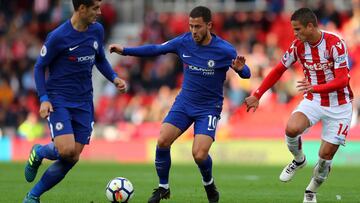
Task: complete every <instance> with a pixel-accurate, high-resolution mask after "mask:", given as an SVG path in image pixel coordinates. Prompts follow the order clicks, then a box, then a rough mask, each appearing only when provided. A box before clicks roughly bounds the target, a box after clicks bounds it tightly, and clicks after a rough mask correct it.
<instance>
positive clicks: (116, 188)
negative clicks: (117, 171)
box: [105, 177, 134, 203]
mask: <svg viewBox="0 0 360 203" xmlns="http://www.w3.org/2000/svg"><path fill="white" fill-rule="evenodd" d="M105 194H106V197H107V199H108V200H109V201H110V202H112V203H119V202H129V200H130V199H131V198H132V197H133V196H134V187H133V186H132V184H131V182H130V181H129V180H128V179H126V178H123V177H116V178H114V179H112V180H110V181H109V183H108V184H107V186H106V190H105Z"/></svg>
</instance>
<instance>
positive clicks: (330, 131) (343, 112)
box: [321, 103, 352, 145]
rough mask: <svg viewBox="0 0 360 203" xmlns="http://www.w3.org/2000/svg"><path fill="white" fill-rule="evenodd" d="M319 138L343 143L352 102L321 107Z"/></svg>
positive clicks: (346, 134)
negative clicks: (322, 115)
mask: <svg viewBox="0 0 360 203" xmlns="http://www.w3.org/2000/svg"><path fill="white" fill-rule="evenodd" d="M323 113H324V118H323V119H322V123H323V129H322V135H321V138H322V139H323V140H324V141H326V142H329V143H332V144H335V145H345V141H346V137H347V136H348V135H349V131H350V124H351V118H352V104H351V103H349V104H344V105H341V106H335V107H324V108H323Z"/></svg>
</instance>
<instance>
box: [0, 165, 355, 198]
mask: <svg viewBox="0 0 360 203" xmlns="http://www.w3.org/2000/svg"><path fill="white" fill-rule="evenodd" d="M48 164H49V163H46V164H44V165H42V166H41V168H40V171H39V174H38V176H37V177H36V179H35V181H34V182H36V181H38V180H39V178H40V177H41V175H42V173H43V172H44V170H45V168H46V167H47V166H48ZM282 167H283V166H261V165H260V166H246V165H217V164H216V163H215V165H214V169H213V173H214V176H215V181H216V184H217V186H218V189H219V191H220V193H221V196H220V202H222V203H241V202H244V203H248V202H259V203H269V202H274V203H281V202H284V203H292V202H294V203H295V202H302V199H303V192H304V189H305V187H306V186H307V184H308V182H309V180H310V177H311V173H312V167H310V166H307V167H305V168H304V169H302V170H300V171H298V173H297V175H296V176H295V178H294V179H293V180H292V181H291V182H289V183H281V182H280V181H279V180H278V176H279V173H280V171H281V170H282ZM23 170H24V163H0V202H1V203H15V202H22V199H23V197H24V195H25V194H26V192H27V191H28V190H29V189H30V188H31V187H32V186H33V185H34V183H27V182H26V181H25V179H24V175H23V173H24V171H23ZM359 171H360V167H336V166H335V167H333V168H332V171H331V173H330V176H329V178H328V181H327V182H326V183H325V184H324V185H323V186H322V187H321V188H320V190H319V191H318V196H317V199H318V202H320V203H322V202H324V203H325V202H326V203H331V202H334V203H345V202H349V203H360V176H359ZM116 176H123V177H126V178H128V179H129V180H130V181H131V182H132V183H133V185H134V188H135V196H134V198H133V199H132V200H131V201H130V202H131V203H135V202H139V203H144V202H146V201H147V199H148V197H149V196H150V194H151V192H152V190H153V188H154V187H156V186H157V176H156V172H155V168H154V166H153V165H152V164H121V163H88V162H80V163H79V164H78V165H77V166H75V168H73V169H72V170H71V171H70V173H69V174H68V175H67V176H66V177H65V179H64V180H63V181H62V182H61V183H60V184H58V185H56V186H55V187H54V188H53V189H52V190H50V191H48V192H47V193H45V194H44V195H43V196H42V197H41V201H42V202H43V203H48V202H51V203H58V202H59V203H61V202H66V203H107V202H108V201H107V200H106V197H105V186H106V184H107V182H108V181H109V180H110V179H112V178H114V177H116ZM170 186H171V198H170V199H169V200H166V201H163V202H165V203H173V202H175V203H176V202H179V203H180V202H182V203H184V202H186V203H190V202H191V203H192V202H193V203H206V202H207V201H206V195H205V191H204V188H203V186H202V183H201V177H200V173H199V171H198V169H197V167H196V166H195V164H189V165H179V164H176V165H173V166H172V168H171V173H170ZM339 197H341V198H339Z"/></svg>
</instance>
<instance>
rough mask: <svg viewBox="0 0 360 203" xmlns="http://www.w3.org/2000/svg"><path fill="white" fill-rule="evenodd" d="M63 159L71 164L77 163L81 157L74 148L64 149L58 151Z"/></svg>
mask: <svg viewBox="0 0 360 203" xmlns="http://www.w3.org/2000/svg"><path fill="white" fill-rule="evenodd" d="M58 151H59V154H60V156H61V158H63V159H65V160H66V161H69V162H77V161H78V160H79V156H77V155H76V152H75V148H74V147H62V148H59V149H58Z"/></svg>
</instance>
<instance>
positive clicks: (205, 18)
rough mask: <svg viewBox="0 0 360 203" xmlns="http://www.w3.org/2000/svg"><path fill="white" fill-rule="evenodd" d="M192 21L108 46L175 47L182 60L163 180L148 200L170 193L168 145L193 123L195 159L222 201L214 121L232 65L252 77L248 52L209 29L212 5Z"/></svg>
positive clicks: (166, 132)
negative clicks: (169, 34)
mask: <svg viewBox="0 0 360 203" xmlns="http://www.w3.org/2000/svg"><path fill="white" fill-rule="evenodd" d="M189 27H190V32H188V33H185V34H183V35H181V36H178V37H176V38H174V39H172V40H170V41H167V42H165V43H163V44H161V45H144V46H139V47H133V48H124V47H122V46H121V45H119V44H112V45H110V46H109V50H110V52H115V53H118V54H121V55H130V56H157V55H160V54H166V53H175V54H177V55H178V56H179V57H180V58H181V60H182V62H183V64H184V66H183V67H184V81H183V84H182V90H181V92H180V93H179V95H178V96H177V97H176V100H175V102H174V104H173V106H172V108H171V110H170V112H169V113H168V115H167V116H166V118H165V119H164V121H163V123H162V126H161V130H160V137H159V138H158V142H157V147H156V158H155V166H156V170H157V174H158V176H159V182H160V183H159V187H158V188H156V189H155V190H154V192H153V194H152V196H151V197H150V199H149V200H148V202H149V203H155V202H160V200H161V199H167V198H169V197H170V188H169V171H170V165H171V157H170V146H171V145H172V143H173V142H174V141H175V140H176V139H177V138H178V137H179V136H180V135H181V134H182V133H183V132H184V131H185V130H186V129H188V128H189V126H190V125H191V124H192V123H194V132H195V137H194V142H193V147H192V154H193V157H194V160H195V162H196V164H197V165H198V167H199V169H200V172H201V175H202V179H203V184H204V187H205V191H206V194H207V197H208V200H209V202H218V201H219V192H218V191H217V189H216V186H215V183H214V179H213V177H212V160H211V157H210V155H209V150H210V147H211V145H212V143H213V141H214V140H215V131H216V124H217V121H218V120H219V119H220V113H221V110H222V104H223V85H224V81H225V79H226V72H227V71H228V70H229V67H231V68H232V69H234V70H235V71H236V72H237V73H238V74H239V75H240V77H242V78H250V70H249V68H248V67H247V66H246V65H245V58H244V57H242V56H237V53H236V50H235V48H234V47H233V46H232V45H231V44H230V43H228V42H226V41H224V40H223V39H221V38H220V37H218V36H216V35H214V34H212V33H211V32H210V29H211V27H212V22H211V11H210V10H209V9H208V8H206V7H204V6H198V7H196V8H194V9H193V10H192V11H191V12H190V16H189Z"/></svg>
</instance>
